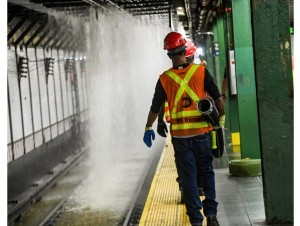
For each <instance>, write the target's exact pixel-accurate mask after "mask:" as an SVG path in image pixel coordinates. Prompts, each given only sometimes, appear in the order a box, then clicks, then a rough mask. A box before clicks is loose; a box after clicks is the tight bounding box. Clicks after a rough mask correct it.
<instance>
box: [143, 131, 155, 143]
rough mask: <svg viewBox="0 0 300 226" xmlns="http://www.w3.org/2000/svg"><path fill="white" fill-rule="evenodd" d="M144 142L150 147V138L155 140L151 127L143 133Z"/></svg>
mask: <svg viewBox="0 0 300 226" xmlns="http://www.w3.org/2000/svg"><path fill="white" fill-rule="evenodd" d="M143 140H144V143H145V144H146V145H147V146H148V147H149V148H150V147H151V146H152V140H155V133H154V131H153V130H152V129H149V130H146V131H145V133H144V139H143Z"/></svg>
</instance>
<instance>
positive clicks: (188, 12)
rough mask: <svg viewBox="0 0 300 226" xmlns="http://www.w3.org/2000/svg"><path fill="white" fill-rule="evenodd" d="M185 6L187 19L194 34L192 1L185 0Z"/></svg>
mask: <svg viewBox="0 0 300 226" xmlns="http://www.w3.org/2000/svg"><path fill="white" fill-rule="evenodd" d="M184 6H185V11H186V16H187V21H188V27H189V33H190V34H192V16H191V9H190V1H189V0H184Z"/></svg>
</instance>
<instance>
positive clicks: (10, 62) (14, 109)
mask: <svg viewBox="0 0 300 226" xmlns="http://www.w3.org/2000/svg"><path fill="white" fill-rule="evenodd" d="M7 82H8V86H9V96H10V107H11V120H12V131H13V141H17V140H19V139H21V138H22V136H23V135H22V121H21V107H20V97H19V87H18V75H17V64H16V57H15V50H14V48H13V47H11V48H10V49H9V50H8V51H7Z"/></svg>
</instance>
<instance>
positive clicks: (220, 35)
mask: <svg viewBox="0 0 300 226" xmlns="http://www.w3.org/2000/svg"><path fill="white" fill-rule="evenodd" d="M216 27H217V35H215V37H217V40H216V42H218V44H219V56H218V57H216V58H218V60H219V61H218V63H219V64H218V65H219V68H218V69H219V76H220V77H219V81H220V84H218V85H219V87H221V85H222V81H223V78H224V70H225V66H226V50H225V39H224V34H225V32H224V19H223V17H222V16H217V25H216Z"/></svg>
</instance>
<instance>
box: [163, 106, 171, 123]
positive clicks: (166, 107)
mask: <svg viewBox="0 0 300 226" xmlns="http://www.w3.org/2000/svg"><path fill="white" fill-rule="evenodd" d="M164 112H165V119H166V122H168V123H170V122H171V117H170V110H169V104H168V101H165V108H164Z"/></svg>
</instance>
